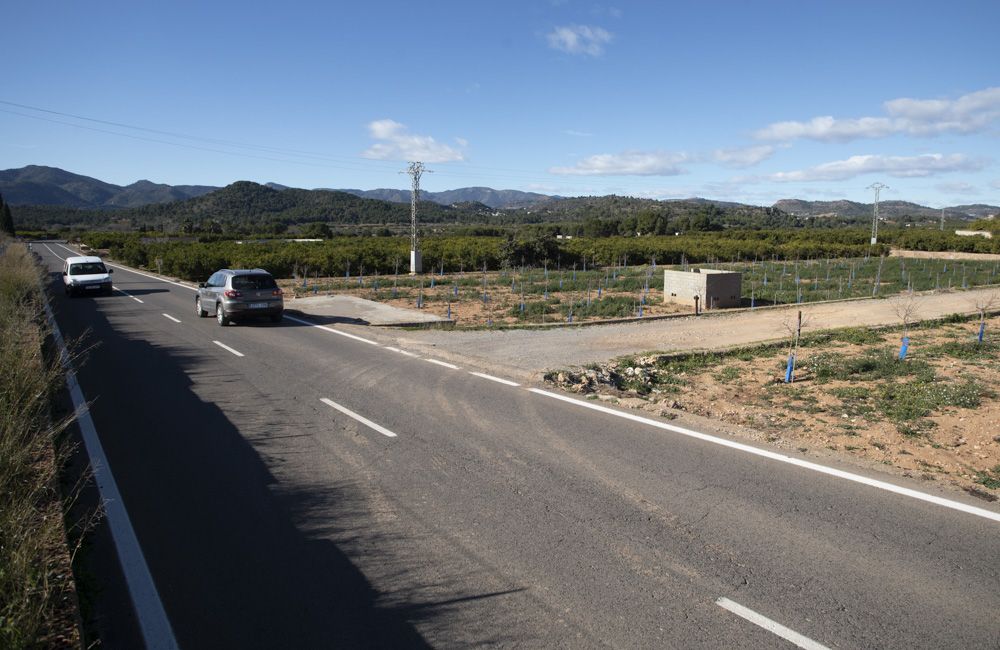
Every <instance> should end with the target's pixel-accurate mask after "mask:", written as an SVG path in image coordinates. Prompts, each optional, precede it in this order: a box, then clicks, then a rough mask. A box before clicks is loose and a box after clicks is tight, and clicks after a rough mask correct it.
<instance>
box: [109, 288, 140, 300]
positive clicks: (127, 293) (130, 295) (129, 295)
mask: <svg viewBox="0 0 1000 650" xmlns="http://www.w3.org/2000/svg"><path fill="white" fill-rule="evenodd" d="M112 288H113V289H114V290H115V291H117V292H118V293H124V294H125V295H126V296H128V297H129V298H131V299H132V300H134V301H136V302H140V303H141V302H142V301H141V300H139V299H138V298H136V297H135V296H133V295H132V294H130V293H129V292H128V291H122V290H121V289H119V288H118V287H116V286H114V285H112ZM143 304H145V303H143Z"/></svg>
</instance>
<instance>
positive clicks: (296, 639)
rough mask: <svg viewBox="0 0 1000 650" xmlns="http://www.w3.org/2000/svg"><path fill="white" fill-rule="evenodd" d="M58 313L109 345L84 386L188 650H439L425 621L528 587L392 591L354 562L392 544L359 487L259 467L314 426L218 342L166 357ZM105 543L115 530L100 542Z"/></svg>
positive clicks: (73, 313) (91, 305)
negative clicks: (265, 453) (271, 450)
mask: <svg viewBox="0 0 1000 650" xmlns="http://www.w3.org/2000/svg"><path fill="white" fill-rule="evenodd" d="M53 302H54V307H55V309H56V311H57V313H58V314H59V321H60V325H61V327H62V329H63V331H64V334H65V336H66V337H67V338H68V339H73V338H75V337H80V336H83V337H84V338H83V340H82V344H83V345H85V346H86V345H88V342H92V341H93V340H100V341H101V345H100V348H99V350H96V351H94V352H92V353H91V354H90V356H89V359H87V361H86V363H85V364H84V365H83V367H82V368H80V369H79V372H78V379H79V381H80V385H81V387H82V389H83V391H84V394H85V396H86V398H87V399H88V400H89V401H90V402H91V409H90V410H91V413H92V415H93V418H94V422H95V424H96V427H97V430H98V433H99V435H100V438H101V441H102V444H103V446H104V449H105V452H106V454H107V457H108V460H109V464H110V469H111V470H112V472H113V474H114V478H115V480H116V482H117V484H118V487H119V489H120V491H121V493H122V498H123V500H124V502H125V506H126V508H127V510H128V513H129V517H130V519H131V521H132V524H133V526H134V528H135V530H136V533H137V536H138V539H139V542H140V544H141V546H142V550H143V553H144V555H145V557H146V560H147V563H148V565H149V568H150V570H151V572H152V575H153V577H154V580H155V582H156V587H157V589H158V591H159V593H160V596H161V598H162V600H163V603H164V607H165V609H166V612H167V615H168V617H169V618H170V621H171V624H172V625H173V628H174V632H175V635H176V637H177V640H178V643H179V645H180V646H181V647H183V648H187V649H190V648H213V649H214V648H317V647H408V648H419V647H427V646H428V645H429V644H428V643H427V641H426V640H425V639H424V637H423V636H422V634H421V633H420V632H419V631H418V630H417V628H416V624H423V625H425V626H427V627H428V629H434V630H442V629H443V630H444V632H443V634H447V633H448V631H447V630H448V628H447V625H448V624H447V622H446V621H438V622H437V623H435V622H434V619H435V618H437V617H440V616H442V615H443V613H446V612H448V611H449V609H451V608H455V607H459V606H461V605H462V604H463V603H468V602H473V601H475V600H477V599H486V598H494V597H497V596H502V595H504V594H505V593H512V592H513V591H517V590H512V591H500V592H496V593H470V591H469V589H468V588H467V587H464V588H463V586H462V585H460V584H457V583H456V584H451V585H445V586H444V589H445V591H447V592H448V593H449V594H450V595H449V596H448V597H445V598H438V599H436V600H427V599H423V600H421V599H419V597H418V596H417V594H416V592H418V591H420V590H419V589H415V590H410V591H409V592H407V591H406V590H402V591H394V592H393V593H392V594H385V593H380V592H379V591H378V590H377V589H376V588H375V587H374V586H373V584H372V583H371V582H370V580H369V578H368V577H366V575H365V574H364V573H362V571H361V570H360V569H359V568H358V565H357V562H356V561H355V558H356V557H357V555H358V554H359V553H365V554H370V553H378V552H379V551H378V549H379V548H380V547H381V544H380V540H379V535H380V533H379V532H378V531H376V530H374V529H371V528H365V527H364V525H363V523H364V521H365V520H366V517H365V516H361V515H363V514H364V513H365V512H366V508H367V507H368V505H367V503H366V501H365V495H363V494H361V493H359V488H358V486H357V485H353V484H352V483H351V482H350V481H337V480H315V477H314V479H313V480H309V481H308V482H305V481H301V480H296V479H295V478H294V477H293V478H288V477H284V478H282V479H281V480H279V478H277V476H276V475H275V474H274V473H273V471H272V469H273V468H274V467H275V465H276V464H280V462H281V461H280V459H277V458H273V457H272V458H264V457H262V451H261V450H262V449H266V448H267V445H265V444H260V442H259V440H260V438H261V437H263V438H267V437H268V435H269V434H270V433H272V432H273V433H275V434H277V435H276V436H275V439H274V440H272V441H270V443H269V444H272V445H273V444H278V443H277V441H278V440H279V439H280V438H281V437H282V434H284V436H285V437H286V438H289V439H288V440H283V441H282V442H283V443H286V444H290V443H292V442H294V440H296V439H300V440H302V441H303V442H306V441H308V440H309V439H310V437H311V436H312V435H313V433H314V432H311V431H310V430H309V426H310V425H309V421H308V420H303V421H302V423H301V425H302V427H303V428H302V429H299V430H297V431H296V429H295V427H296V426H297V424H298V423H296V422H295V421H294V417H295V416H294V414H289V412H287V411H286V410H284V409H283V407H282V405H281V404H280V403H279V400H278V398H277V397H272V396H268V395H266V394H262V393H261V392H260V391H259V390H257V389H255V388H253V387H252V386H250V385H248V383H247V381H246V380H245V376H244V375H243V373H242V372H237V371H232V370H229V369H227V367H226V364H225V363H218V362H217V359H216V356H215V355H217V354H219V353H217V352H216V351H214V350H211V349H210V347H211V346H206V348H201V349H198V350H191V349H180V348H173V347H164V346H160V345H157V344H154V343H153V342H151V341H148V340H145V339H142V338H138V336H137V335H136V336H133V335H125V334H123V333H122V332H121V331H120V330H118V329H115V328H112V327H111V325H110V324H109V322H108V320H107V318H106V317H105V311H104V310H105V309H106V308H107V307H106V306H102V305H100V304H99V303H98V302H96V301H72V302H70V301H68V300H66V299H65V298H64V297H63V296H61V295H57V296H56V297H55V300H54V301H53ZM117 320H118V319H117V318H116V322H117ZM88 331H89V332H90V333H89V334H87V332H88ZM227 361H229V360H228V359H227ZM196 383H197V387H196V386H195V384H196ZM196 388H197V391H196V390H195V389H196ZM220 405H223V406H224V407H225V409H226V411H223V410H222V409H221V408H220ZM227 413H237V414H239V419H240V422H241V425H240V426H237V425H236V424H235V423H234V422H233V421H231V420H230V418H229V417H228V416H227ZM289 417H291V418H292V421H291V422H290V421H289V419H288V418H289ZM247 423H249V425H248V424H247ZM289 429H292V430H293V431H296V433H299V434H301V435H299V436H295V435H289V434H288V432H289ZM283 449H284V450H285V451H288V448H287V447H285V448H283ZM292 453H294V449H293V450H292ZM269 465H270V468H269ZM359 513H360V515H359ZM323 529H326V530H325V531H324V530H323ZM330 530H333V531H336V532H335V533H330ZM107 539H108V536H107V534H106V530H105V531H104V532H103V533H102V532H101V531H100V530H99V531H97V533H96V534H95V536H94V540H95V543H104V542H106V541H107ZM370 559H371V558H369V560H370ZM377 560H378V561H379V562H385V563H392V562H393V561H394V558H392V557H389V556H388V555H386V556H385V557H379V558H377ZM392 571H396V572H398V574H399V575H401V576H402V575H404V574H406V573H407V572H408V571H409V567H408V566H403V565H400V566H398V567H393V568H392ZM104 577H105V576H96V578H95V579H96V581H98V582H100V581H101V580H102V579H103V578H104ZM411 582H412V580H411ZM439 587H440V586H439ZM108 591H109V593H117V594H119V595H120V594H121V593H124V592H123V591H122V590H121V588H120V587H119V588H118V589H117V591H116V590H115V589H114V588H112V587H109V588H108ZM440 592H441V590H440V589H438V590H437V591H436V592H435V593H440ZM408 593H409V594H410V596H412V597H408V596H407V594H408ZM123 606H125V603H124V602H123V601H122V600H121V599H118V600H116V599H115V598H110V599H104V600H102V598H101V597H100V595H98V596H97V598H96V599H95V602H94V608H95V611H94V615H95V616H98V617H100V618H101V620H102V622H101V625H99V626H96V629H105V630H107V629H109V627H111V628H113V627H114V625H115V624H116V620H117V617H118V616H119V615H120V616H121V620H122V622H123V623H122V624H125V625H127V624H128V623H127V620H129V619H131V613H130V612H127V611H126V612H121V611H119V612H115V611H108V609H107V608H109V607H110V608H114V607H119V608H121V607H123ZM102 608H103V609H102ZM92 629H95V628H93V627H92ZM109 634H110V637H114V636H115V634H114V633H113V632H110V633H109ZM123 636H124V635H123ZM93 641H95V639H88V642H93ZM479 641H480V642H486V643H492V642H497V641H499V642H503V640H502V639H495V638H491V639H488V640H484V639H481V638H480V639H479Z"/></svg>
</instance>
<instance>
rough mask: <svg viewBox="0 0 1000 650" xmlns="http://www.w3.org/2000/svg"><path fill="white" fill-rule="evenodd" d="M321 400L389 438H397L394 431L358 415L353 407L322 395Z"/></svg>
mask: <svg viewBox="0 0 1000 650" xmlns="http://www.w3.org/2000/svg"><path fill="white" fill-rule="evenodd" d="M319 401H321V402H323V403H324V404H326V405H327V406H331V407H333V408H335V409H337V410H338V411H340V412H341V413H343V414H344V415H346V416H347V417H350V418H353V419H355V420H357V421H358V422H360V423H361V424H363V425H365V426H366V427H369V428H371V429H374V430H375V431H378V432H379V433H381V434H382V435H383V436H386V437H389V438H395V437H396V434H395V433H393V432H392V431H389V430H388V429H386V428H385V427H383V426H381V425H378V424H375V423H374V422H372V421H371V420H369V419H368V418H366V417H363V416H360V415H358V414H357V413H355V412H354V411H352V410H351V409H349V408H347V407H344V406H341V405H340V404H337V403H336V402H334V401H333V400H332V399H327V398H325V397H321V398H320V399H319Z"/></svg>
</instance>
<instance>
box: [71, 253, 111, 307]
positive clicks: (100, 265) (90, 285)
mask: <svg viewBox="0 0 1000 650" xmlns="http://www.w3.org/2000/svg"><path fill="white" fill-rule="evenodd" d="M113 271H114V269H109V268H108V267H106V266H104V261H103V260H101V258H100V257H97V256H94V255H87V256H82V257H67V258H66V261H64V262H63V269H62V279H63V290H64V291H65V292H66V295H67V296H70V297H71V298H72V297H73V296H76V295H79V294H88V293H103V294H104V295H106V296H110V295H111V273H112V272H113Z"/></svg>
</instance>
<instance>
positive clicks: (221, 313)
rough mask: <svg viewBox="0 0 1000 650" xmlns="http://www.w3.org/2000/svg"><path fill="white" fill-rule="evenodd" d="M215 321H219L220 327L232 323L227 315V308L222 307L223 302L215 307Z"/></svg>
mask: <svg viewBox="0 0 1000 650" xmlns="http://www.w3.org/2000/svg"><path fill="white" fill-rule="evenodd" d="M215 320H217V321H219V325H221V326H222V327H225V326H226V325H228V324H229V323H231V322H232V321H230V320H229V316H227V315H226V308H225V307H223V306H222V303H221V302H220V303H219V304H218V305H216V306H215Z"/></svg>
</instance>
